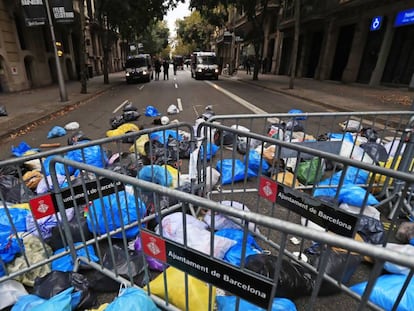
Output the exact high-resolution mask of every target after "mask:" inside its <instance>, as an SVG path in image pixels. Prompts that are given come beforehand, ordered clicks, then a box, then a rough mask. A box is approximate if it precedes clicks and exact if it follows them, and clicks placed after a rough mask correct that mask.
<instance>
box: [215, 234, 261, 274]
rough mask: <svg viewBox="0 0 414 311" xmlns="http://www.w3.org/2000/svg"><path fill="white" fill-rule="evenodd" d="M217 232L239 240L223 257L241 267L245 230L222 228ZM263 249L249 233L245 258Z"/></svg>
mask: <svg viewBox="0 0 414 311" xmlns="http://www.w3.org/2000/svg"><path fill="white" fill-rule="evenodd" d="M215 234H216V235H218V236H222V237H225V238H228V239H230V240H233V241H236V242H237V243H236V244H235V245H233V246H232V247H231V248H230V249H229V250H228V251H227V252H226V254H225V255H224V258H223V259H224V260H225V261H227V262H229V263H231V264H233V265H235V266H238V267H239V266H240V263H241V256H242V251H243V231H242V230H239V229H222V230H219V231H217V232H216V233H215ZM262 251H263V250H262V248H261V247H260V246H259V245H258V244H257V242H256V240H255V239H254V238H253V236H252V235H250V234H248V235H247V241H246V253H245V258H247V257H248V256H250V255H257V254H259V253H261V252H262Z"/></svg>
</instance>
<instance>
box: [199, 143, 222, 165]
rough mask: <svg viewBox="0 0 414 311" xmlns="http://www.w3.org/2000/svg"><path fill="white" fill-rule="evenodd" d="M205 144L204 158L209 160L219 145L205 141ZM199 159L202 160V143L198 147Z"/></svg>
mask: <svg viewBox="0 0 414 311" xmlns="http://www.w3.org/2000/svg"><path fill="white" fill-rule="evenodd" d="M206 146H207V147H206V152H205V154H206V160H207V161H210V159H211V158H212V157H214V156H215V155H216V153H217V151H218V150H219V148H220V147H219V146H217V145H216V144H212V143H210V142H207V144H206ZM200 159H201V160H204V145H201V147H200Z"/></svg>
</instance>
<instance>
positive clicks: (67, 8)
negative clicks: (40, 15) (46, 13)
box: [49, 0, 75, 24]
mask: <svg viewBox="0 0 414 311" xmlns="http://www.w3.org/2000/svg"><path fill="white" fill-rule="evenodd" d="M49 3H50V7H51V10H52V15H53V18H54V19H55V22H56V23H62V24H68V23H72V22H73V20H74V19H75V13H74V12H73V2H72V0H50V2H49Z"/></svg>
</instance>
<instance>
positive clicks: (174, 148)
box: [167, 137, 191, 159]
mask: <svg viewBox="0 0 414 311" xmlns="http://www.w3.org/2000/svg"><path fill="white" fill-rule="evenodd" d="M190 147H191V145H190V142H189V141H186V140H182V141H178V140H177V139H175V138H173V137H169V138H168V142H167V148H168V149H170V153H171V155H172V156H174V155H175V156H176V155H177V153H178V156H179V158H180V159H189V158H190V152H191V149H190Z"/></svg>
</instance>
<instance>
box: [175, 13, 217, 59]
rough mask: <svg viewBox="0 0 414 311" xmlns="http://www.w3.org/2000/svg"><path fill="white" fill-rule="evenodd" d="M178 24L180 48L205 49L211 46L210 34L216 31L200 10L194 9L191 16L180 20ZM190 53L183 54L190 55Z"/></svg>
mask: <svg viewBox="0 0 414 311" xmlns="http://www.w3.org/2000/svg"><path fill="white" fill-rule="evenodd" d="M176 26H177V44H181V45H182V46H178V45H177V48H178V49H181V50H185V49H186V48H185V47H184V46H187V48H191V49H192V50H194V49H200V50H205V49H208V48H209V46H210V36H211V34H212V33H213V31H214V26H213V25H211V24H209V23H208V21H207V20H206V19H204V18H203V17H202V16H201V15H200V13H199V12H198V11H193V12H192V13H191V15H190V16H188V17H186V18H184V19H182V20H178V21H177V22H176ZM190 53H191V51H190ZM177 54H178V53H177ZM188 54H189V53H186V54H182V55H188Z"/></svg>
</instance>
